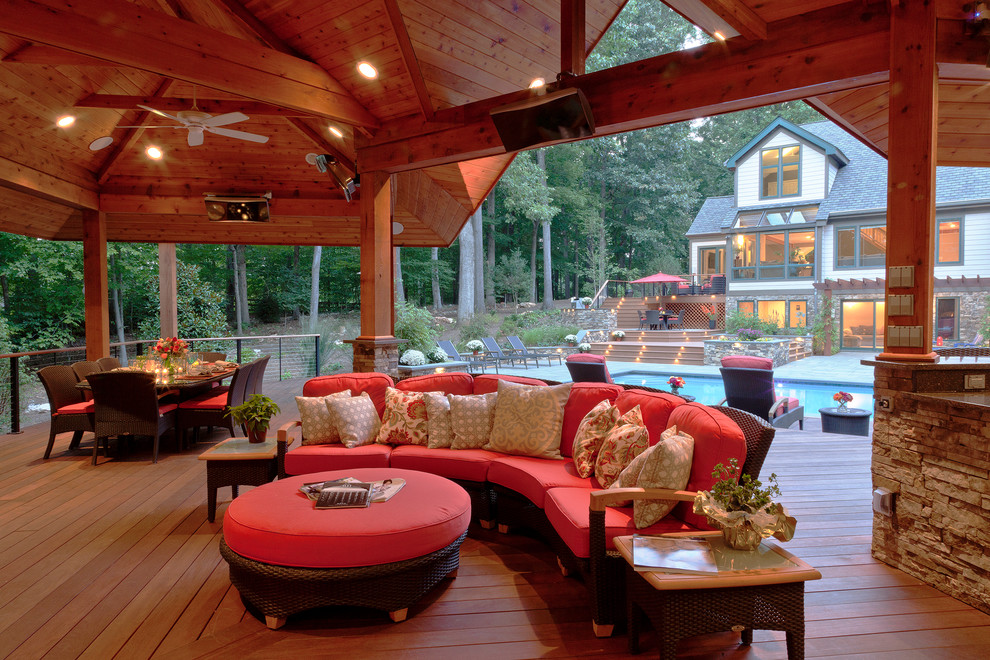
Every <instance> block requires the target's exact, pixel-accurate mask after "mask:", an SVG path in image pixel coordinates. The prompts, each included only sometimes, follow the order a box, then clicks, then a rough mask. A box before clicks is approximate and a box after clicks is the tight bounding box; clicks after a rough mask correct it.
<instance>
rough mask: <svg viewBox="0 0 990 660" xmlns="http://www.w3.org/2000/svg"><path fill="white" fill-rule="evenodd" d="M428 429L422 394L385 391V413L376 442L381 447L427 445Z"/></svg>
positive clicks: (393, 390) (390, 388)
mask: <svg viewBox="0 0 990 660" xmlns="http://www.w3.org/2000/svg"><path fill="white" fill-rule="evenodd" d="M428 431H429V429H428V427H427V422H426V402H425V401H424V400H423V393H422V392H404V391H402V390H397V389H395V388H394V387H389V388H387V389H386V390H385V411H384V412H383V413H382V426H381V429H379V431H378V439H377V440H376V442H378V444H381V445H424V446H425V445H426V440H427V435H428Z"/></svg>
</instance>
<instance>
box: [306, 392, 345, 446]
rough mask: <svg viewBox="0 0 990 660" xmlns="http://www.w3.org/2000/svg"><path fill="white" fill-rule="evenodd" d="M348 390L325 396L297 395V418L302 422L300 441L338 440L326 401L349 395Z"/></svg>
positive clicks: (321, 443) (319, 442) (323, 442)
mask: <svg viewBox="0 0 990 660" xmlns="http://www.w3.org/2000/svg"><path fill="white" fill-rule="evenodd" d="M350 395H351V391H350V390H344V391H342V392H334V393H333V394H328V395H326V396H297V397H296V406H297V407H298V408H299V419H300V421H301V422H302V443H303V444H304V445H329V444H333V443H336V442H340V433H338V432H337V427H336V426H334V423H333V418H332V417H331V416H330V410H329V409H328V408H327V401H329V400H330V399H333V398H336V397H344V396H347V397H349V396H350Z"/></svg>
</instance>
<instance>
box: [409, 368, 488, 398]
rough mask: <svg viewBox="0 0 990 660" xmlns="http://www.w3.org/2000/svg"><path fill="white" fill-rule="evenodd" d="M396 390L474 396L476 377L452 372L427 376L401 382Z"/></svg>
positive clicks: (414, 377)
mask: <svg viewBox="0 0 990 660" xmlns="http://www.w3.org/2000/svg"><path fill="white" fill-rule="evenodd" d="M395 389H397V390H404V391H406V392H443V393H444V394H458V395H465V394H474V376H472V375H471V374H466V373H462V372H457V371H452V372H450V373H442V374H425V375H423V376H413V377H412V378H406V379H403V380H400V381H399V382H398V383H396V384H395Z"/></svg>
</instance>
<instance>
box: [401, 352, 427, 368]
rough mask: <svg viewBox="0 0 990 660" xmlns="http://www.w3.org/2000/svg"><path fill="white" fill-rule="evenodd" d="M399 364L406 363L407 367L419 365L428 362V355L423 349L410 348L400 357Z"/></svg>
mask: <svg viewBox="0 0 990 660" xmlns="http://www.w3.org/2000/svg"><path fill="white" fill-rule="evenodd" d="M399 364H404V365H406V366H407V367H418V366H420V365H422V364H426V356H425V355H423V351H417V350H415V349H409V350H408V351H406V352H405V353H403V354H402V357H400V358H399Z"/></svg>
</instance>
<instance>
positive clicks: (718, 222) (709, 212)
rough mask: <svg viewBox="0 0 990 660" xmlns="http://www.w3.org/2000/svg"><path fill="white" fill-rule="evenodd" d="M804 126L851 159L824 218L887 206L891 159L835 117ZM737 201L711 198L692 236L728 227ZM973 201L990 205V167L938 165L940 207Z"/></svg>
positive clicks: (828, 200)
mask: <svg viewBox="0 0 990 660" xmlns="http://www.w3.org/2000/svg"><path fill="white" fill-rule="evenodd" d="M800 128H801V129H803V130H804V131H807V132H808V133H810V134H812V135H815V136H817V137H818V138H819V139H821V140H823V141H825V142H828V143H830V144H832V145H834V146H835V147H836V148H837V149H838V150H839V151H840V152H841V153H842V154H844V155H845V156H846V157H847V158H848V159H849V162H848V164H847V165H846V166H845V167H842V168H840V169H839V171H838V173H837V174H836V176H835V181H834V182H833V183H832V188H831V190H830V191H829V194H828V197H826V198H825V200H824V201H822V202H821V205H820V208H819V211H818V218H819V219H822V218H829V217H831V216H835V215H840V214H841V215H847V214H852V213H856V212H868V211H876V210H880V211H883V210H884V209H886V207H887V160H886V159H885V158H883V157H882V156H880V155H879V154H877V153H876V152H875V151H873V150H871V149H869V148H868V147H867V146H866V145H864V144H863V143H862V142H860V141H859V140H857V139H856V138H854V137H853V136H852V135H850V134H849V133H847V132H846V131H845V130H843V129H842V128H840V127H839V126H837V125H835V124H833V123H832V122H830V121H820V122H814V123H811V124H802V125H801V127H800ZM734 201H735V198H734V197H733V196H728V197H710V198H708V199H707V200H705V203H704V204H703V205H702V207H701V210H700V211H699V212H698V215H697V216H696V217H695V219H694V222H692V223H691V228H690V229H689V230H688V232H687V235H688V236H691V235H694V234H710V233H717V232H724V231H726V230H728V229H729V228H730V227H731V226H732V222H733V220H734V219H735V216H736V212H737V209H736V208H735V206H734V204H733V202H734ZM968 201H972V202H986V203H988V204H990V168H985V167H938V168H936V170H935V204H936V206H939V205H945V204H954V203H960V202H968ZM791 205H792V206H793V204H791ZM771 206H775V205H770V204H768V205H766V206H763V207H758V208H771ZM776 206H779V204H778V205H776ZM747 209H749V207H747ZM754 210H755V209H754ZM716 216H718V217H716Z"/></svg>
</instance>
